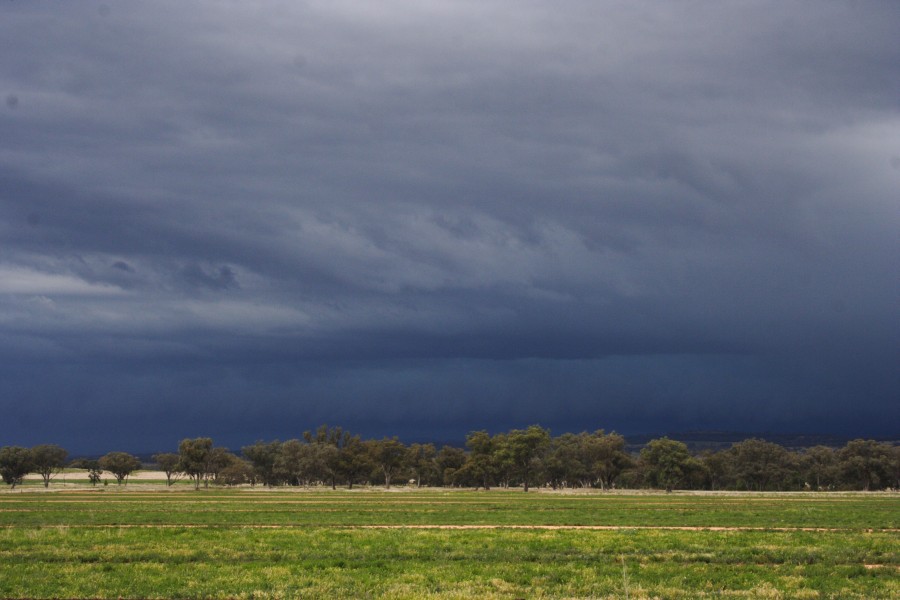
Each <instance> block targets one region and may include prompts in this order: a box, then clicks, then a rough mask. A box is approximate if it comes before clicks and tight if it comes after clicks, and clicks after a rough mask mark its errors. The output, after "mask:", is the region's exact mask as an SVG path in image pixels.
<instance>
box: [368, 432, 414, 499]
mask: <svg viewBox="0 0 900 600" xmlns="http://www.w3.org/2000/svg"><path fill="white" fill-rule="evenodd" d="M369 448H370V452H371V454H372V460H373V462H374V463H375V464H376V465H377V466H378V468H379V469H380V470H381V473H382V475H384V487H386V488H390V487H391V480H392V479H393V478H394V476H396V475H397V473H399V472H400V470H401V469H402V468H403V467H404V466H405V465H406V448H405V447H404V446H403V444H402V443H401V442H400V440H399V439H397V437H396V436H394V437H392V438H384V439H381V440H372V442H371V443H370V446H369Z"/></svg>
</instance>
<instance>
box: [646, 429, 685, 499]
mask: <svg viewBox="0 0 900 600" xmlns="http://www.w3.org/2000/svg"><path fill="white" fill-rule="evenodd" d="M695 465H698V463H697V462H696V461H695V460H694V459H693V458H692V457H691V454H690V452H688V448H687V446H686V445H685V444H684V443H683V442H678V441H675V440H670V439H669V438H667V437H662V438H659V439H655V440H650V442H649V443H648V444H647V445H646V446H644V448H642V449H641V454H640V463H639V467H640V469H641V474H642V475H643V477H644V480H645V482H646V483H648V484H649V485H650V486H651V487H656V488H664V489H665V490H666V491H671V490H672V489H673V488H676V487H680V486H682V485H683V484H684V483H686V481H687V479H688V475H689V472H690V470H691V469H692V468H694V467H695Z"/></svg>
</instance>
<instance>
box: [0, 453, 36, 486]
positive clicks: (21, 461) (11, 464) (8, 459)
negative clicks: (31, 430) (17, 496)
mask: <svg viewBox="0 0 900 600" xmlns="http://www.w3.org/2000/svg"><path fill="white" fill-rule="evenodd" d="M32 468H33V467H32V462H31V450H29V449H28V448H23V447H21V446H4V447H3V448H0V477H3V481H5V482H6V484H7V485H10V486H12V489H15V487H16V486H17V485H19V484H20V483H22V480H24V479H25V476H26V475H28V474H29V473H31V471H32Z"/></svg>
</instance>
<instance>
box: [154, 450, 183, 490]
mask: <svg viewBox="0 0 900 600" xmlns="http://www.w3.org/2000/svg"><path fill="white" fill-rule="evenodd" d="M151 458H152V459H153V462H155V463H156V464H157V465H158V466H159V468H160V470H161V471H162V472H163V473H165V474H166V485H167V486H170V485H172V484H173V483H175V482H176V481H178V479H179V477H180V476H181V475H182V474H183V471H182V470H181V469H182V467H181V457H180V456H179V455H178V454H175V453H174V452H161V453H159V454H154V455H153V456H152V457H151Z"/></svg>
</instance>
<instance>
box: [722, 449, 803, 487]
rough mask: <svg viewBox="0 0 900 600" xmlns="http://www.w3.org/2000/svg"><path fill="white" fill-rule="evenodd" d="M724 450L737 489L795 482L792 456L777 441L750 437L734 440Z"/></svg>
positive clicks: (788, 484) (776, 485)
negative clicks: (730, 457)
mask: <svg viewBox="0 0 900 600" xmlns="http://www.w3.org/2000/svg"><path fill="white" fill-rule="evenodd" d="M728 452H729V453H730V454H731V456H732V469H733V474H734V477H735V483H736V485H737V487H738V488H739V489H746V490H755V491H763V490H771V489H776V490H777V489H790V488H792V487H795V486H796V485H797V483H798V482H796V475H797V468H796V464H794V458H795V457H794V456H793V455H792V454H791V453H790V452H788V451H787V450H786V449H785V448H784V447H783V446H780V445H779V444H774V443H772V442H767V441H765V440H760V439H756V438H751V439H747V440H743V441H741V442H738V443H737V444H735V445H734V446H732V447H731V449H730V450H728Z"/></svg>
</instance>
